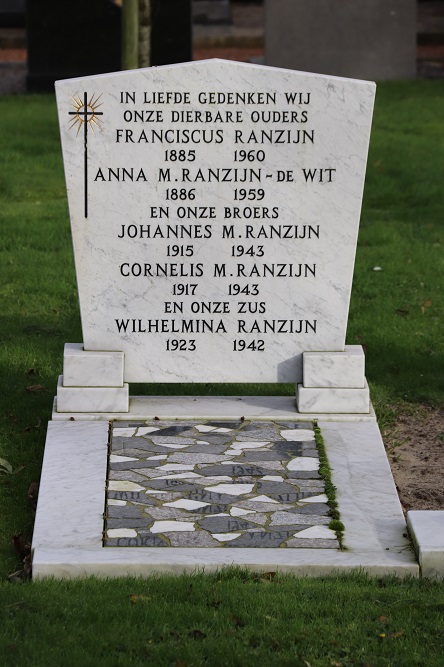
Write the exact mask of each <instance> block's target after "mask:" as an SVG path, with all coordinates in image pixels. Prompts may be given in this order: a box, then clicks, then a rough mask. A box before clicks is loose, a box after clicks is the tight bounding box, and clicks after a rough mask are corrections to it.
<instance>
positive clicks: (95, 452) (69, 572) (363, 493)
mask: <svg viewBox="0 0 444 667" xmlns="http://www.w3.org/2000/svg"><path fill="white" fill-rule="evenodd" d="M320 425H321V428H322V432H323V435H324V440H325V443H326V447H327V452H328V456H329V459H330V463H331V466H332V469H333V482H334V483H335V484H336V486H337V487H338V500H339V509H340V511H341V514H342V518H343V521H344V523H345V526H346V532H345V544H346V546H347V548H348V550H347V551H343V552H339V551H334V550H320V549H272V548H270V549H260V548H254V549H235V548H233V549H224V548H216V549H211V548H196V549H192V548H179V547H175V548H174V547H165V548H148V547H141V548H123V547H103V546H102V531H103V511H104V500H105V493H104V491H105V483H106V465H107V439H108V423H107V422H104V421H102V422H97V421H92V422H91V421H87V422H76V421H65V422H50V424H49V428H48V437H47V442H46V449H45V458H44V462H43V472H42V479H41V487H40V494H39V502H38V507H37V518H36V525H35V531H34V538H33V543H32V549H33V576H34V578H35V579H42V578H45V577H51V576H53V577H56V578H74V577H82V576H87V575H97V576H102V577H119V576H124V575H136V576H149V575H150V574H152V573H172V574H180V573H182V572H195V571H199V570H205V571H207V572H211V571H215V570H217V569H220V568H221V567H223V566H227V565H241V566H246V567H249V568H251V569H253V570H258V571H261V570H270V569H273V570H279V571H281V572H290V573H293V574H296V575H299V576H323V575H327V574H333V573H340V572H347V571H350V570H353V569H363V570H365V571H367V572H368V573H370V574H371V575H374V576H382V575H385V574H396V575H398V576H401V577H402V576H406V575H411V576H418V564H417V563H416V561H415V557H414V553H413V551H412V550H411V548H410V545H409V542H408V541H407V540H406V539H405V538H404V537H403V533H405V532H406V525H405V522H404V518H403V515H402V511H401V507H400V503H399V500H398V496H397V494H396V490H395V487H394V483H393V479H392V477H391V473H390V469H389V466H388V462H387V458H386V455H385V452H384V448H383V445H382V441H381V437H380V434H379V429H378V427H377V425H376V424H375V423H374V422H367V423H365V422H364V423H362V422H357V423H353V424H352V423H350V424H344V423H332V422H329V423H321V424H320Z"/></svg>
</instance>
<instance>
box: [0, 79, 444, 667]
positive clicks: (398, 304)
mask: <svg viewBox="0 0 444 667" xmlns="http://www.w3.org/2000/svg"><path fill="white" fill-rule="evenodd" d="M378 96H379V97H378V100H377V113H376V115H375V121H374V125H373V135H372V146H371V154H370V158H369V166H368V179H367V188H366V194H365V197H364V212H363V216H362V222H361V236H360V243H359V246H358V262H357V267H356V271H355V284H354V292H353V296H352V309H351V313H350V321H349V339H348V341H349V342H354V341H357V342H358V341H359V342H361V343H364V344H365V345H366V347H367V375H368V376H369V378H370V382H371V388H372V399H373V402H374V403H375V404H376V408H377V411H378V416H379V420H380V424H381V426H382V428H384V425H386V426H387V427H388V428H391V430H392V432H393V436H392V437H393V440H391V441H389V443H390V442H391V443H392V451H391V452H389V453H390V454H391V455H392V456H391V458H392V459H393V458H397V455H398V452H399V451H402V445H399V446H397V445H398V443H399V442H400V439H401V437H402V432H401V431H400V429H402V428H403V425H405V424H406V423H407V424H408V427H407V428H408V429H410V428H415V429H417V432H418V437H421V442H431V443H432V444H434V445H436V455H437V457H438V456H439V455H440V453H441V451H442V450H441V446H440V443H441V442H442V426H441V425H440V424H441V422H440V419H442V413H441V412H440V401H441V393H440V391H441V390H440V373H441V370H442V357H441V358H440V356H439V353H440V350H439V349H438V350H437V346H436V342H437V341H439V340H440V329H439V320H440V317H442V303H441V302H440V289H442V282H440V281H441V280H442V276H441V273H440V271H439V269H440V257H441V247H442V246H441V245H440V244H441V243H442V238H441V236H440V233H441V231H440V226H441V216H440V211H442V193H441V188H440V183H441V182H442V167H441V166H440V160H439V155H440V152H441V151H442V144H441V143H440V142H441V141H442V134H441V133H440V122H439V121H440V114H439V109H440V104H441V102H442V87H440V88H437V87H436V86H431V85H430V84H422V83H419V84H418V83H416V84H393V85H387V86H381V87H380V89H379V92H378ZM381 96H382V97H381ZM7 102H10V101H9V100H8V101H4V100H2V106H1V107H0V108H1V116H2V120H3V121H5V122H6V131H5V132H3V133H2V135H3V137H8V139H9V141H8V143H7V144H5V145H4V147H5V148H6V150H5V151H2V155H3V156H4V158H3V159H5V160H6V162H7V168H6V170H5V173H6V174H7V176H6V178H5V179H4V180H3V182H2V187H3V196H4V204H5V209H4V211H5V212H6V214H5V215H4V219H5V222H6V223H9V224H10V225H11V227H10V228H9V229H8V231H9V233H7V234H5V240H4V243H3V250H2V252H3V253H5V255H4V257H5V260H6V261H5V262H4V263H3V266H4V267H5V271H7V280H6V281H5V284H4V287H3V290H4V296H5V298H6V302H7V304H9V306H10V308H9V309H8V311H7V312H6V311H5V313H4V314H5V317H6V321H7V326H6V327H5V331H6V339H7V340H6V342H7V343H8V345H7V347H6V346H5V348H4V360H3V363H4V366H5V368H6V371H5V377H6V379H7V382H8V387H9V395H8V396H7V397H6V398H5V402H4V407H5V410H4V415H5V420H4V424H3V429H4V443H5V449H4V450H1V451H0V456H4V458H5V459H8V460H9V462H10V463H11V462H12V463H11V465H12V473H13V474H9V473H10V472H11V471H10V469H9V467H4V474H3V475H2V480H1V481H2V493H3V492H5V496H6V504H5V507H6V513H5V517H4V521H5V531H4V534H6V535H8V536H9V535H12V533H15V532H18V531H21V532H22V533H24V535H23V541H22V542H21V544H22V545H23V544H24V543H25V542H26V541H27V539H26V538H27V537H28V536H29V534H30V529H31V521H32V519H31V513H30V504H32V499H31V498H30V499H29V501H28V498H27V496H28V495H29V496H31V497H32V496H33V495H34V494H35V489H32V488H30V486H29V485H30V482H32V481H33V480H34V479H37V477H38V468H39V463H40V459H41V454H42V449H43V441H44V432H45V424H46V421H47V419H48V417H49V409H50V407H49V406H50V403H51V397H52V395H53V394H54V393H55V385H54V378H55V377H56V376H57V374H58V372H59V371H60V349H61V346H63V342H64V341H66V340H68V339H73V338H74V335H73V332H76V331H77V339H79V340H80V336H81V334H80V328H79V318H78V315H77V311H76V293H75V285H74V281H73V269H72V261H71V258H70V257H71V247H70V243H71V242H70V235H69V230H68V224H67V213H66V205H65V192H64V184H63V179H62V177H61V172H60V155H59V146H58V136H57V127H56V120H55V114H54V109H53V107H52V100H50V99H48V98H44V97H37V98H35V99H34V100H33V104H32V105H31V106H30V105H29V104H28V102H26V103H25V102H24V101H23V100H20V99H17V100H15V101H14V102H15V104H12V105H11V106H10V107H9V111H7V110H6V109H7V107H6V106H5V105H6V103H7ZM379 105H380V106H379ZM424 105H425V106H426V109H427V110H426V111H424ZM384 107H385V109H384ZM420 108H421V119H420V120H419V116H420V114H419V109H420ZM378 113H380V115H379V116H378ZM18 119H19V120H20V130H19V131H17V120H18ZM425 128H426V132H425ZM375 130H376V132H375ZM375 134H376V137H375ZM37 135H38V136H37ZM389 135H390V142H388V141H387V138H388V136H389ZM431 137H433V140H431ZM400 156H404V157H405V156H409V158H410V159H411V160H412V162H415V160H416V162H419V161H420V162H421V164H423V165H424V168H423V170H422V172H421V174H420V176H419V177H418V175H417V174H416V175H415V177H414V176H413V175H412V173H411V169H410V168H409V164H407V161H405V162H404V160H403V159H402V158H400ZM418 156H419V158H418ZM424 156H427V161H426V160H424V159H423V158H424ZM19 160H20V167H17V165H18V162H19ZM37 162H38V164H39V169H40V173H36V170H35V165H36V163H37ZM410 166H411V163H410ZM18 170H19V171H18ZM55 170H58V172H59V173H58V174H57V176H56V177H55V178H54V176H55ZM381 173H382V174H383V175H384V183H382V184H381V183H380V180H381V178H380V177H381ZM22 174H24V175H25V178H23V177H22ZM417 179H418V180H419V185H420V187H419V186H418V180H417ZM369 195H370V201H368V198H369ZM367 201H368V203H367ZM43 206H44V207H43ZM406 208H408V212H406ZM60 219H64V220H65V225H64V227H63V228H62V229H61V227H60ZM36 220H38V221H39V225H38V227H37V225H36V222H35V221H36ZM424 220H427V223H426V224H425V225H424V224H422V223H423V221H424ZM412 250H413V252H412ZM47 251H50V253H51V254H52V255H54V256H55V263H54V265H52V266H51V264H48V263H47V260H46V257H47V256H46V252H47ZM409 260H411V261H410V262H409ZM378 266H379V267H380V268H382V271H373V269H374V268H376V267H378ZM24 267H25V268H24ZM387 267H388V268H387ZM418 277H420V278H421V279H420V280H418ZM376 281H379V282H376ZM24 287H25V289H23V288H24ZM43 294H45V295H47V296H43V297H42V295H43ZM375 302H376V303H378V307H379V306H380V310H379V311H378V315H377V319H376V321H375V317H374V314H375V311H374V309H373V307H372V306H373V304H374V303H375ZM369 305H370V307H369ZM30 334H31V335H32V344H31V346H30V344H29V335H30ZM418 341H419V342H418ZM387 342H388V345H387ZM372 348H374V349H375V350H378V353H377V354H375V355H374V356H373V360H372V359H371V357H372V355H371V349H372ZM397 350H398V352H397ZM399 351H400V352H399ZM398 355H399V356H398ZM406 358H408V359H409V364H408V365H406V364H405V363H404V360H405V359H406ZM406 387H408V389H407V391H406ZM150 389H151V388H150V387H143V388H141V389H140V392H139V391H137V393H141V392H142V391H146V392H147V393H149V391H150ZM168 389H171V388H168V387H167V388H166V390H167V391H168ZM201 389H202V392H208V391H210V392H211V391H214V390H216V388H215V387H208V386H205V387H202V388H201ZM231 390H232V391H233V393H237V387H236V388H235V387H232V388H231ZM172 391H174V389H172ZM185 391H188V392H189V393H195V391H196V387H195V385H193V386H192V387H185ZM250 391H251V390H250ZM271 391H272V388H271V387H266V388H264V393H271ZM289 391H292V388H291V389H290V388H289ZM228 392H230V388H224V393H228ZM17 405H20V407H21V409H20V410H17ZM399 412H402V413H403V414H402V417H401V421H400V424H398V425H394V419H395V418H396V415H398V414H399ZM427 417H430V423H431V424H435V425H436V429H435V430H434V431H433V434H430V435H429V436H428V435H427V433H426V435H425V437H424V428H423V424H424V420H425V419H426V418H427ZM397 430H398V434H397ZM400 433H401V435H399V434H400ZM2 444H3V443H2ZM412 449H413V450H414V454H415V455H416V454H417V453H418V449H417V447H415V446H414V445H413V447H412ZM424 450H425V448H424ZM11 453H13V456H11ZM423 456H424V458H425V457H427V456H429V457H430V451H429V448H428V447H427V451H424V453H423ZM431 458H432V461H431V460H430V458H429V461H424V462H423V463H425V464H426V466H427V467H428V468H429V469H430V467H431V464H432V466H433V468H432V469H431V470H430V472H431V473H432V472H433V471H435V472H438V474H439V478H438V479H437V482H436V486H435V487H434V488H433V490H431V492H430V493H431V495H434V498H435V500H431V499H430V498H429V499H427V498H426V499H423V500H425V501H426V502H427V503H428V505H427V506H428V507H430V505H431V504H433V503H434V502H436V503H437V505H435V506H440V507H441V508H442V501H441V497H440V493H441V484H440V480H441V479H442V476H441V472H440V470H441V469H440V467H439V466H440V463H439V459H437V460H436V461H433V455H432V457H431ZM395 463H396V462H395ZM398 464H401V465H402V457H401V459H400V460H399V461H398ZM22 466H24V467H22ZM427 478H428V479H429V474H428V473H427ZM3 482H4V484H3ZM418 491H419V492H420V491H421V485H420V484H418ZM17 505H18V506H17ZM414 507H415V508H418V497H417V498H416V499H415V501H414ZM16 545H17V549H18V551H19V550H20V548H21V546H20V540H17V541H16ZM2 551H3V555H4V556H5V559H4V560H3V564H4V566H5V567H4V570H3V572H4V573H5V574H6V572H8V571H11V569H13V568H12V567H11V566H13V564H14V560H15V558H14V556H12V555H11V551H10V548H9V545H8V544H7V542H6V541H5V542H2ZM22 555H25V554H22ZM91 590H92V589H91ZM121 590H123V589H121ZM139 590H140V589H139ZM434 593H435V594H436V590H434ZM141 595H142V600H143V594H141ZM411 595H412V593H411ZM413 595H416V593H413ZM25 596H28V593H25ZM74 597H75V595H74ZM136 599H137V598H136ZM436 599H437V600H439V595H438V596H437V597H436ZM8 601H10V603H11V604H12V606H13V608H15V607H14V605H15V604H16V600H15V598H11V597H10V596H9V595H8ZM133 604H137V602H136V603H134V602H133ZM142 604H143V602H142ZM139 609H140V607H139ZM241 621H242V619H241ZM380 623H384V621H380ZM432 626H433V624H432ZM382 629H384V628H382ZM429 631H430V632H432V633H433V627H432V628H429ZM379 634H381V635H382V634H384V633H383V632H381V633H379ZM430 644H431V645H432V646H433V639H431V641H430ZM381 664H382V663H381ZM404 664H408V663H406V662H404ZM423 664H426V663H425V662H424V663H423ZM431 664H432V663H431Z"/></svg>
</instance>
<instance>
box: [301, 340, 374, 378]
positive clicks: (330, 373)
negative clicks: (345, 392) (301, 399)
mask: <svg viewBox="0 0 444 667" xmlns="http://www.w3.org/2000/svg"><path fill="white" fill-rule="evenodd" d="M302 358H303V362H302V364H303V385H304V387H334V388H344V389H364V387H365V356H364V350H363V349H362V346H361V345H346V346H345V348H344V352H304V354H303V357H302Z"/></svg>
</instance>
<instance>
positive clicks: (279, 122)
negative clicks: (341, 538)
mask: <svg viewBox="0 0 444 667" xmlns="http://www.w3.org/2000/svg"><path fill="white" fill-rule="evenodd" d="M56 90H57V102H58V107H59V118H60V124H61V136H62V146H63V153H64V162H65V173H66V180H67V186H68V199H69V208H70V217H71V225H72V230H73V239H74V249H75V258H76V270H77V280H78V286H79V297H80V307H81V314H82V326H83V335H84V341H83V342H84V347H85V349H86V350H117V351H123V352H124V353H125V380H126V381H130V382H131V381H132V382H142V381H145V382H146V381H153V382H183V381H196V382H203V381H212V382H227V381H231V382H240V381H243V382H245V381H247V382H254V381H257V382H296V381H299V380H300V379H301V355H302V352H304V351H308V350H339V349H343V346H344V342H345V328H346V322H347V314H348V307H349V300H350V290H351V281H352V273H353V263H354V253H355V247H356V238H357V232H358V224H359V215H360V207H361V200H362V190H363V183H364V176H365V165H366V158H367V150H368V141H369V133H370V123H371V114H372V106H373V97H374V85H373V84H371V83H369V82H360V81H352V80H346V79H339V78H334V77H326V76H321V75H314V74H305V73H299V72H293V71H289V70H279V69H271V68H265V67H258V66H253V65H245V64H240V63H231V62H226V61H219V60H214V61H202V62H197V63H189V64H185V65H174V66H165V67H160V68H153V69H147V70H138V71H132V72H131V71H130V72H124V73H117V74H110V75H101V76H97V77H88V78H85V79H76V80H69V81H61V82H58V83H57V85H56ZM239 353H242V354H239Z"/></svg>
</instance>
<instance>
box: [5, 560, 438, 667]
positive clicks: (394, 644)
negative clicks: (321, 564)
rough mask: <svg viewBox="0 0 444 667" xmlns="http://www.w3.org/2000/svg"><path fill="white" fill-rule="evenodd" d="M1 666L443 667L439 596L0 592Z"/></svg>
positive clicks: (204, 586) (190, 582) (45, 586)
mask: <svg viewBox="0 0 444 667" xmlns="http://www.w3.org/2000/svg"><path fill="white" fill-rule="evenodd" d="M0 597H1V605H0V615H1V616H0V618H1V620H0V628H1V630H0V642H1V643H0V660H1V664H3V665H5V667H6V666H9V665H28V664H29V665H32V666H33V667H47V666H48V665H65V666H66V667H80V666H81V667H89V666H91V667H97V666H100V665H106V666H107V667H112V666H114V665H128V664H130V665H156V666H157V665H159V666H162V667H164V666H165V667H167V666H170V665H171V666H173V667H174V666H175V667H185V666H186V667H192V666H193V667H198V666H200V665H209V666H211V667H219V666H220V667H230V666H237V667H244V666H246V665H261V666H264V667H268V666H274V665H275V666H276V667H281V666H283V665H288V666H289V667H290V666H291V667H299V666H300V667H307V665H310V666H311V667H324V666H325V667H327V666H328V667H331V666H337V667H341V666H344V667H345V666H347V665H368V666H370V665H373V666H375V667H379V666H384V667H388V666H390V667H392V666H395V665H397V666H399V667H410V666H413V665H415V666H417V667H425V666H432V665H436V667H441V665H442V648H443V639H442V637H443V635H442V631H443V627H444V590H443V588H442V586H439V585H437V584H432V583H428V582H418V581H415V580H407V581H404V582H400V581H399V580H396V579H383V580H380V581H378V580H374V581H371V580H368V579H366V578H365V577H363V576H353V577H346V578H337V579H321V580H316V579H315V580H313V579H311V580H310V579H296V578H293V577H288V576H274V574H273V573H268V574H264V575H254V574H249V573H247V572H244V571H242V570H232V571H228V572H224V573H222V574H220V575H209V576H203V575H196V576H181V577H178V578H174V577H163V578H159V579H150V580H144V581H143V580H137V579H124V580H116V581H108V582H99V581H97V580H87V581H79V582H66V581H65V582H53V581H45V582H39V583H34V584H23V585H21V586H19V587H12V586H3V587H1V588H0Z"/></svg>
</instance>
